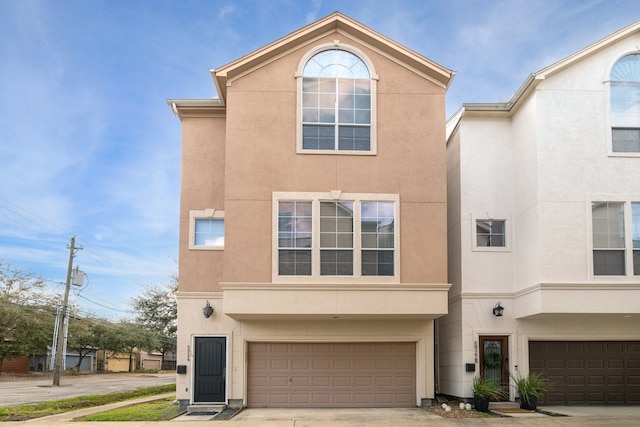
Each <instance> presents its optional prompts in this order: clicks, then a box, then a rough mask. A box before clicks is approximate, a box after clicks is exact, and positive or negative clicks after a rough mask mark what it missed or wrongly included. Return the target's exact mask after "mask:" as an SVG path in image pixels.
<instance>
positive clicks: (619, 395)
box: [529, 341, 640, 405]
mask: <svg viewBox="0 0 640 427" xmlns="http://www.w3.org/2000/svg"><path fill="white" fill-rule="evenodd" d="M631 349H638V350H640V342H636V341H599V342H592V341H585V342H561V341H536V342H530V343H529V360H530V363H529V366H530V369H531V371H533V372H540V373H542V374H544V375H545V376H547V377H548V378H549V379H550V380H551V382H552V384H553V390H552V391H550V392H548V393H547V394H546V395H545V396H544V397H543V398H542V399H540V404H554V405H562V404H639V403H640V399H639V396H640V382H639V381H640V369H636V368H634V367H633V366H639V365H640V351H634V350H631Z"/></svg>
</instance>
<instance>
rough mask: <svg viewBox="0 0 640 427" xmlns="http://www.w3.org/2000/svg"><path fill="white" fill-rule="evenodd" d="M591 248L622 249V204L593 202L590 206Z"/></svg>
mask: <svg viewBox="0 0 640 427" xmlns="http://www.w3.org/2000/svg"><path fill="white" fill-rule="evenodd" d="M591 216H592V221H593V248H594V249H608V248H622V249H624V247H625V243H624V204H623V203H619V202H594V203H592V204H591Z"/></svg>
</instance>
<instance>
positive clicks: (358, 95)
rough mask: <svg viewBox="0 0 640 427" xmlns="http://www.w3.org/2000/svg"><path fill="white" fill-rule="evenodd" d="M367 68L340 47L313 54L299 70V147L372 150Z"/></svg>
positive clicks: (369, 89) (370, 89)
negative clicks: (300, 139) (300, 89)
mask: <svg viewBox="0 0 640 427" xmlns="http://www.w3.org/2000/svg"><path fill="white" fill-rule="evenodd" d="M371 97H372V84H371V73H370V71H369V68H368V67H367V65H366V64H365V63H364V61H363V60H362V59H360V58H359V57H358V56H356V55H355V54H353V53H351V52H348V51H346V50H342V49H330V50H323V51H321V52H319V53H317V54H315V55H313V56H312V57H311V58H310V59H309V60H308V61H307V63H306V64H305V66H304V69H303V71H302V102H301V105H302V115H301V117H302V150H303V151H352V152H363V151H364V152H370V151H372V131H371V127H372V123H371V120H372V108H371V106H372V101H371Z"/></svg>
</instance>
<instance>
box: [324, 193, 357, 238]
mask: <svg viewBox="0 0 640 427" xmlns="http://www.w3.org/2000/svg"><path fill="white" fill-rule="evenodd" d="M320 247H321V248H349V249H351V248H353V202H328V201H326V202H320Z"/></svg>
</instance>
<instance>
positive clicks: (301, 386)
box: [247, 343, 416, 408]
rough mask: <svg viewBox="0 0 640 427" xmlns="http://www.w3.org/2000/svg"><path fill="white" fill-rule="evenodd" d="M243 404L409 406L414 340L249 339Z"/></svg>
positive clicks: (411, 401) (412, 397)
mask: <svg viewBox="0 0 640 427" xmlns="http://www.w3.org/2000/svg"><path fill="white" fill-rule="evenodd" d="M247 405H248V406H249V407H273V408H278V407H281V408H282V407H284V408H290V407H364V408H366V407H412V406H415V405H416V346H415V343H250V344H249V370H248V399H247Z"/></svg>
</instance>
